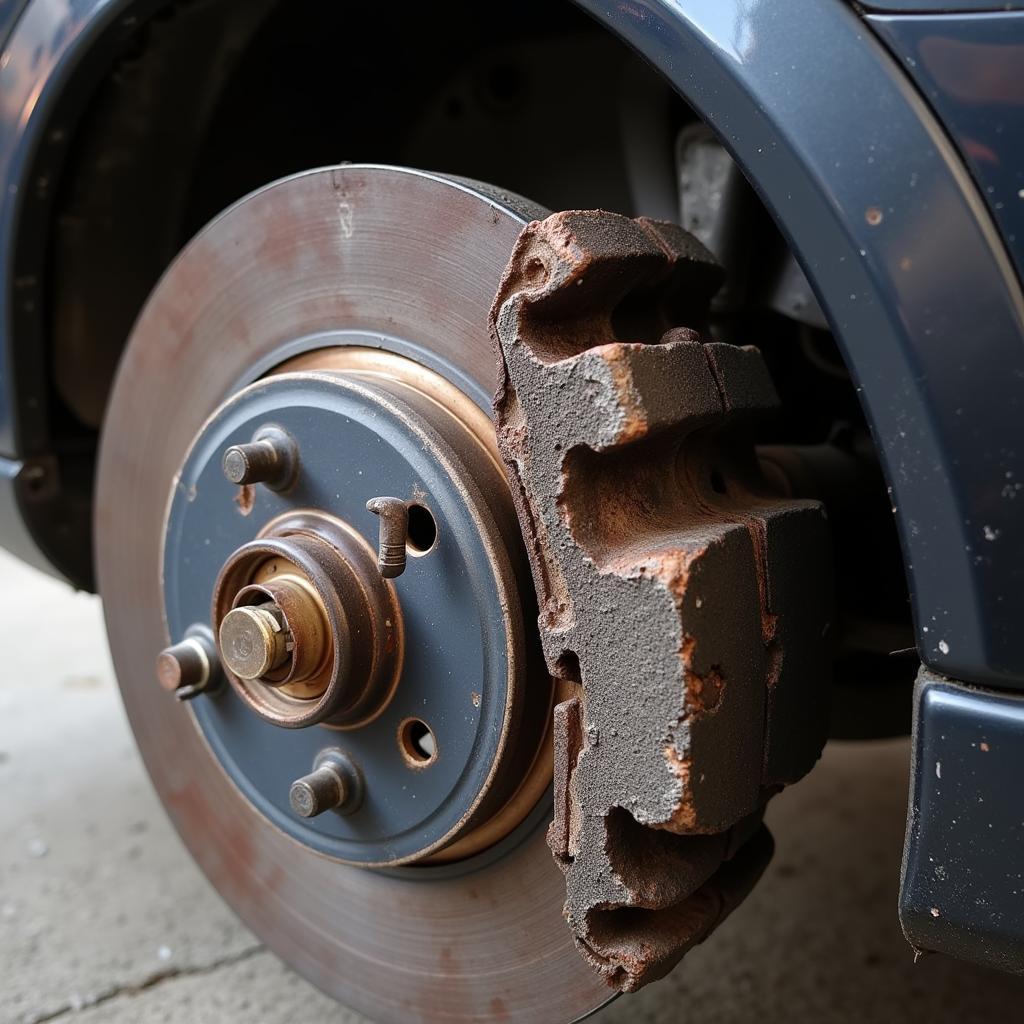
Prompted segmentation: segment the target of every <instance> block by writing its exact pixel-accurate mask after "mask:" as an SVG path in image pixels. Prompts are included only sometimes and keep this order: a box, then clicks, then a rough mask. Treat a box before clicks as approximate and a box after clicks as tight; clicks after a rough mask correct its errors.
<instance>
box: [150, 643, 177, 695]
mask: <svg viewBox="0 0 1024 1024" xmlns="http://www.w3.org/2000/svg"><path fill="white" fill-rule="evenodd" d="M182 676H183V673H182V669H181V662H180V661H178V659H177V658H176V657H175V656H174V654H173V652H172V651H170V650H166V651H161V652H160V653H159V654H158V655H157V659H156V678H157V682H158V683H159V684H160V685H161V686H162V687H163V688H164V689H165V690H167V691H168V692H170V693H173V692H174V691H175V690H176V689H177V688H178V687H179V686H181V685H182V683H183V682H184V679H183V678H182Z"/></svg>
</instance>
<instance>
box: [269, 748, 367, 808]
mask: <svg viewBox="0 0 1024 1024" xmlns="http://www.w3.org/2000/svg"><path fill="white" fill-rule="evenodd" d="M362 797H363V782H362V775H361V774H360V772H359V769H358V768H356V766H355V765H354V764H353V763H352V761H351V760H350V759H349V758H348V756H347V755H346V754H344V753H342V752H341V751H340V750H325V751H322V752H321V753H320V754H318V755H317V759H316V762H315V764H314V767H313V771H311V772H310V773H309V774H308V775H303V776H302V778H301V779H296V780H295V781H294V782H293V783H292V785H291V789H290V790H289V791H288V802H289V803H290V804H291V807H292V810H293V811H294V812H295V813H296V814H297V815H299V817H301V818H315V817H316V816H317V815H318V814H323V813H324V812H325V811H330V810H339V811H341V812H342V813H345V814H351V813H352V811H354V810H356V809H357V808H358V806H359V804H360V803H362Z"/></svg>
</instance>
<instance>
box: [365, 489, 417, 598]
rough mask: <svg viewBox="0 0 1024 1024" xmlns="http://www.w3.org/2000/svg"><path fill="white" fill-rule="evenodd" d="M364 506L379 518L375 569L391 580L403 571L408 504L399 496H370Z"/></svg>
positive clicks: (407, 532) (407, 533)
mask: <svg viewBox="0 0 1024 1024" xmlns="http://www.w3.org/2000/svg"><path fill="white" fill-rule="evenodd" d="M366 508H367V510H368V511H370V512H372V513H373V514H374V515H375V516H378V517H379V518H380V535H379V539H378V542H377V569H378V570H379V572H380V574H381V576H382V577H383V578H384V579H386V580H393V579H395V578H396V577H397V576H401V575H402V573H403V572H405V546H406V544H407V543H408V540H409V506H408V504H407V503H406V502H404V501H402V499H401V498H371V499H370V500H369V501H368V502H367V503H366Z"/></svg>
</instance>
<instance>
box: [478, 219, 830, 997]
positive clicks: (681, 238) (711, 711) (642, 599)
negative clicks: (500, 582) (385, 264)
mask: <svg viewBox="0 0 1024 1024" xmlns="http://www.w3.org/2000/svg"><path fill="white" fill-rule="evenodd" d="M721 277H722V275H721V271H720V268H719V267H718V265H717V264H716V263H715V262H714V259H713V257H712V256H711V255H710V254H709V253H708V252H707V251H706V250H705V249H704V248H703V246H702V245H701V244H700V243H699V242H697V241H696V239H694V238H693V237H692V236H690V235H688V234H686V232H684V231H682V229H680V228H678V227H676V226H675V225H671V224H667V223H660V222H653V221H649V220H646V219H640V220H630V219H628V218H626V217H622V216H618V215H616V214H610V213H602V212H565V213H559V214H555V215H554V216H552V217H549V218H548V219H547V220H544V221H540V222H534V223H533V224H530V225H528V226H527V227H526V228H525V229H524V230H523V232H522V234H521V235H520V237H519V240H518V242H517V245H516V248H515V250H514V252H513V254H512V257H511V260H510V262H509V264H508V267H507V269H506V273H505V276H504V278H503V281H502V284H501V287H500V289H499V292H498V295H497V298H496V299H495V303H494V306H493V308H492V312H491V326H492V334H493V336H494V338H495V341H496V343H497V346H498V351H499V356H500V370H499V385H498V390H497V394H496V397H495V419H496V424H497V429H498V441H499V447H500V449H501V452H502V455H503V457H504V459H505V462H506V466H507V469H508V472H509V474H510V477H511V480H512V484H513V494H514V496H515V500H516V504H517V511H518V514H519V519H520V524H521V527H522V531H523V534H524V536H525V538H526V543H527V548H528V550H529V553H530V557H531V561H532V566H533V572H534V579H535V582H536V586H537V591H538V599H539V604H540V619H539V624H540V631H541V636H542V640H543V645H544V651H545V657H546V659H547V663H548V666H549V668H550V670H551V671H552V673H553V674H555V675H556V676H558V677H560V678H562V679H567V680H574V681H575V682H577V683H578V684H579V691H578V694H579V695H578V696H577V697H575V698H573V699H571V700H569V701H567V702H565V703H563V704H561V705H559V706H558V708H557V709H556V713H555V816H554V821H553V823H552V826H551V829H550V832H549V844H550V846H551V848H552V851H553V853H554V856H555V860H556V861H557V863H558V864H559V866H560V867H561V868H562V870H563V871H564V873H565V876H566V907H565V913H566V917H567V920H568V922H569V925H570V927H571V928H572V930H573V932H574V934H575V938H576V942H577V946H578V948H579V949H580V951H581V952H582V953H583V955H584V956H585V957H586V958H587V959H588V960H589V961H590V962H591V963H592V964H593V965H594V966H595V967H596V968H597V969H598V970H599V971H600V972H601V973H602V974H603V975H604V976H605V977H606V979H607V980H608V982H609V984H610V985H612V986H614V987H616V988H619V989H621V990H623V991H632V990H635V989H637V988H639V987H640V986H642V985H643V984H646V983H647V982H649V981H652V980H654V979H656V978H658V977H660V976H662V975H663V974H664V973H666V972H667V971H668V970H669V969H670V968H671V967H672V966H673V965H674V964H675V963H676V962H677V961H678V960H679V958H680V957H681V956H682V955H683V953H684V952H685V951H686V950H687V949H688V948H690V946H692V945H693V944H695V943H696V942H699V941H701V939H703V938H704V937H705V936H706V935H707V934H708V933H709V932H710V931H711V930H712V929H713V928H714V927H715V925H716V924H717V923H718V922H719V921H720V920H721V919H722V918H723V917H724V916H725V914H726V913H728V911H729V910H731V909H732V907H733V906H735V905H736V904H737V903H738V902H739V901H740V900H741V899H742V898H743V896H744V895H745V894H746V892H747V891H748V890H749V888H750V886H751V885H753V883H754V881H755V880H756V878H757V876H758V875H759V874H760V871H761V869H762V868H763V866H764V864H765V863H766V862H767V857H768V856H769V855H770V840H769V839H768V837H767V836H766V834H765V833H764V830H763V828H761V826H760V816H761V812H762V809H763V805H764V802H765V800H766V799H767V797H768V796H769V795H770V794H771V793H772V792H774V791H776V790H778V789H779V788H780V787H781V786H782V785H784V784H786V783H789V782H792V781H794V780H796V779H798V778H799V777H800V776H801V775H803V774H804V773H805V772H806V771H808V770H809V769H810V767H811V766H812V765H813V764H814V762H815V760H816V759H817V757H818V755H819V753H820V750H821V746H822V744H823V742H824V738H825V730H826V717H827V716H826V707H827V690H828V687H827V682H828V658H827V644H828V640H827V633H828V630H829V625H830V616H831V596H832V590H831V578H830V572H829V543H828V530H827V524H826V522H825V516H824V511H823V509H822V507H821V505H820V504H819V503H817V502H814V501H800V500H793V499H788V498H784V497H779V496H778V495H777V494H776V493H774V492H773V490H772V487H771V485H770V483H769V481H768V479H767V478H766V477H764V476H762V474H761V472H760V468H759V465H758V462H757V458H756V455H755V452H754V447H753V440H754V439H753V427H754V425H755V424H756V422H757V420H758V419H759V418H760V417H761V416H762V415H763V414H764V413H766V412H767V411H769V410H770V409H771V408H772V407H773V406H774V405H775V404H776V398H775V393H774V389H773V387H772V384H771V381H770V379H769V377H768V374H767V371H766V369H765V367H764V364H763V362H762V360H761V358H760V355H759V354H758V353H757V352H756V351H755V350H754V349H750V348H737V347H733V346H729V345H723V344H716V343H709V342H705V341H704V340H703V336H702V334H701V333H700V330H701V329H702V328H704V327H705V322H706V318H707V309H708V304H709V302H710V299H711V297H712V295H713V294H714V292H715V291H716V289H717V288H718V287H719V284H720V283H721ZM679 323H686V324H689V325H690V327H687V328H680V327H675V326H674V325H676V324H679ZM624 338H626V339H629V340H622V339H624ZM651 342H653V343H651ZM751 837H753V841H752V842H751V841H748V840H751Z"/></svg>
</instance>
